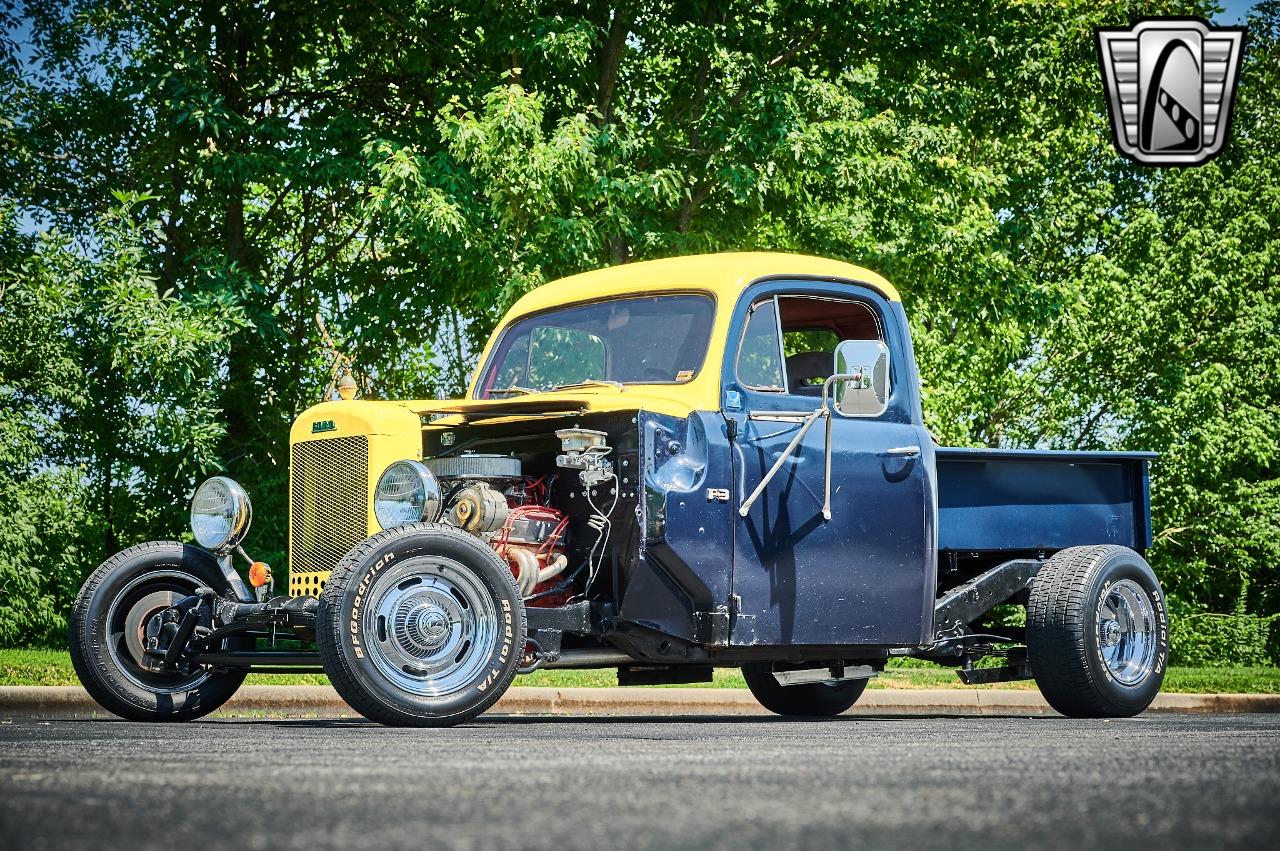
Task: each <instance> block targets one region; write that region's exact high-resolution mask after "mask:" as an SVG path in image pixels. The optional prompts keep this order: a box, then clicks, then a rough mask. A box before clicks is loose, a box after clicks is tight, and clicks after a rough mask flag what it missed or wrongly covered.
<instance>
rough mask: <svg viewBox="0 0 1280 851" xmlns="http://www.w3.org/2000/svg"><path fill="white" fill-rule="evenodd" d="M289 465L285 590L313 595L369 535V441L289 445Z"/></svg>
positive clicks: (342, 439)
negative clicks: (287, 564)
mask: <svg viewBox="0 0 1280 851" xmlns="http://www.w3.org/2000/svg"><path fill="white" fill-rule="evenodd" d="M290 465H291V467H290V480H291V483H290V488H289V593H291V594H295V595H300V594H312V595H318V594H319V593H320V590H321V588H322V587H323V585H324V581H325V580H326V579H328V578H329V571H331V570H333V568H334V566H335V565H337V563H338V561H339V560H340V559H341V558H342V557H343V556H344V555H346V554H347V552H348V551H349V550H350V549H351V548H352V547H354V546H355V545H356V544H358V543H360V542H361V541H363V540H364V539H365V538H366V537H368V535H369V529H368V523H369V520H368V517H369V441H368V439H367V438H365V437H362V436H357V437H335V438H330V439H328V440H310V441H305V442H301V443H295V444H294V445H293V448H292V451H291V453H290Z"/></svg>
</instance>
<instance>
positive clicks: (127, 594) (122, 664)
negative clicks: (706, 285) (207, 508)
mask: <svg viewBox="0 0 1280 851" xmlns="http://www.w3.org/2000/svg"><path fill="white" fill-rule="evenodd" d="M201 584H203V583H201V582H200V580H198V579H196V578H195V577H194V576H192V575H191V574H189V573H183V572H181V571H177V570H160V571H156V572H154V573H145V574H143V575H142V576H139V577H138V578H136V579H134V580H133V581H132V582H130V583H129V584H127V585H125V587H124V588H123V589H121V591H120V593H118V594H116V596H115V598H114V599H113V600H112V601H111V605H110V606H109V607H108V608H107V630H108V635H107V653H108V654H109V655H110V656H111V661H112V662H114V663H115V667H116V669H117V670H118V671H120V673H121V674H122V675H123V676H124V677H125V679H127V680H129V681H130V682H132V683H133V684H134V685H136V686H138V687H140V688H144V689H146V690H147V691H149V692H151V693H153V694H178V693H180V692H186V691H190V690H191V689H193V688H195V687H196V686H198V685H200V684H201V683H203V682H204V681H205V680H207V679H209V677H210V676H211V672H210V671H209V670H208V669H207V668H196V669H195V670H193V671H188V672H185V673H184V672H173V673H166V672H160V671H153V670H151V669H150V668H149V667H148V664H147V658H146V655H145V653H144V649H145V646H146V639H145V637H144V631H145V630H146V625H147V621H148V620H150V619H151V618H152V617H153V616H154V615H156V614H159V613H160V612H162V611H164V610H165V609H167V608H168V607H169V606H171V605H173V604H174V603H176V602H178V601H179V600H181V599H182V598H183V597H186V596H189V595H190V594H192V593H194V592H195V589H196V588H198V587H200V585H201Z"/></svg>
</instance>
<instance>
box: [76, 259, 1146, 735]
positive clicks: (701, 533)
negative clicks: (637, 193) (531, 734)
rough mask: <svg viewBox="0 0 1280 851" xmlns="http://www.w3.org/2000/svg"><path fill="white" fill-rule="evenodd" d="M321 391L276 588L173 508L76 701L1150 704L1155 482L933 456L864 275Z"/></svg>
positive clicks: (509, 329) (298, 462) (721, 293)
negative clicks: (917, 694)
mask: <svg viewBox="0 0 1280 851" xmlns="http://www.w3.org/2000/svg"><path fill="white" fill-rule="evenodd" d="M351 395H352V394H351V393H349V392H348V393H345V394H343V398H341V399H338V400H332V401H326V402H323V403H321V404H320V405H317V406H315V407H313V408H311V409H309V410H308V411H306V412H304V413H303V414H302V415H301V416H300V417H299V418H298V421H297V422H296V423H295V425H294V428H293V432H292V437H291V443H292V450H291V470H290V515H289V537H290V567H289V584H288V587H289V591H290V593H289V594H287V595H281V596H274V595H273V591H272V590H271V587H272V586H271V584H270V570H269V569H267V571H266V574H265V575H266V577H267V578H266V579H263V571H262V569H261V566H259V565H255V567H254V569H255V571H256V573H252V572H251V576H250V578H251V584H252V585H253V586H254V588H255V589H256V590H252V591H251V590H250V589H249V587H247V586H246V585H245V583H244V582H243V581H242V578H241V577H240V575H239V573H238V572H237V570H236V569H235V568H234V567H233V564H232V554H233V552H237V551H238V552H243V547H242V546H241V542H242V540H243V539H244V534H245V532H246V531H247V529H248V517H249V513H250V512H249V507H248V496H247V491H246V490H245V489H244V488H241V487H240V485H238V484H237V483H235V482H231V481H230V480H227V479H224V478H222V477H215V478H214V479H211V480H210V481H209V482H206V483H205V485H202V486H201V487H200V488H199V489H197V492H196V496H195V499H194V501H193V506H192V521H193V531H194V532H195V537H196V540H197V542H198V543H199V544H200V545H201V546H202V547H203V548H204V549H199V548H196V547H192V546H186V547H182V546H181V545H176V544H175V545H167V544H163V542H158V543H155V545H154V546H152V545H144V547H147V546H151V549H150V550H146V551H145V552H134V551H132V550H131V551H126V552H125V553H122V554H120V555H119V556H116V557H113V559H112V560H109V561H108V562H107V563H106V564H104V565H103V567H102V568H100V569H99V572H101V573H102V576H100V577H98V579H97V580H95V579H94V577H91V578H90V582H89V583H87V584H86V589H87V590H86V592H83V593H82V597H84V600H83V601H81V602H78V604H77V612H76V613H75V614H74V616H73V629H72V638H73V640H72V650H73V653H75V654H77V658H78V659H79V660H80V661H78V663H77V664H78V669H81V668H82V669H83V671H84V672H87V676H85V675H84V674H82V676H84V678H85V682H86V687H88V688H89V689H90V691H91V693H93V694H94V696H95V697H97V698H98V699H99V701H100V702H103V705H104V706H107V708H109V709H112V711H117V712H119V713H120V714H125V715H126V716H127V717H194V716H195V715H198V714H202V712H203V711H208V707H209V706H210V705H216V702H218V701H219V700H224V699H225V698H226V697H227V696H229V695H230V693H231V692H232V691H234V688H235V685H238V680H236V677H240V678H243V676H244V674H245V673H247V672H250V671H259V670H267V671H284V670H306V669H313V668H314V669H322V670H324V671H325V672H326V673H328V674H329V676H330V678H331V680H332V681H333V683H334V686H335V688H337V689H338V691H339V693H340V694H341V695H342V696H343V697H344V698H345V699H346V700H347V701H348V702H349V703H350V704H351V705H352V706H353V707H354V708H355V709H357V710H358V711H359V712H361V713H362V714H364V715H365V716H366V717H369V718H372V719H374V720H378V721H381V722H383V723H387V724H405V725H419V726H443V725H449V724H456V723H459V722H460V721H464V720H467V719H469V718H472V717H475V716H476V715H477V714H479V713H480V712H483V711H484V710H485V709H487V708H489V707H490V706H492V705H493V703H494V702H496V701H497V699H498V698H499V697H500V695H501V693H502V692H503V691H504V690H505V689H506V688H507V687H508V686H509V685H510V683H511V682H512V680H513V678H514V677H515V676H517V675H518V674H519V673H522V672H526V673H527V672H530V671H533V670H536V669H539V668H557V667H561V668H565V667H570V668H611V669H616V670H617V672H618V680H619V683H620V684H621V685H642V684H657V683H682V682H700V681H710V679H711V676H712V671H713V670H714V668H716V667H736V668H741V670H742V672H743V675H744V677H745V679H746V681H747V684H748V686H749V687H750V689H751V691H752V693H753V694H754V695H755V696H756V697H757V698H758V699H759V701H760V702H761V704H763V705H764V706H765V707H766V708H768V709H770V710H772V711H774V712H777V713H779V714H782V715H811V716H812V715H818V716H821V715H834V714H838V713H840V712H843V711H845V710H847V709H849V708H850V707H851V706H853V705H854V703H855V702H856V701H857V699H858V697H859V696H860V695H861V693H862V691H863V689H864V688H865V687H866V684H867V682H868V680H870V679H871V678H873V677H875V676H876V675H877V674H878V673H879V672H880V671H882V670H883V669H884V668H885V666H886V665H887V664H888V663H889V661H890V660H892V659H894V658H897V657H916V658H921V659H925V660H929V661H932V662H936V663H940V664H945V665H949V666H953V667H955V668H956V669H957V671H958V674H959V676H960V677H961V679H963V680H964V681H965V682H967V683H971V684H978V683H991V682H998V681H1003V680H1014V679H1035V681H1036V682H1037V684H1038V685H1039V687H1040V690H1041V691H1042V693H1043V694H1044V696H1045V697H1046V699H1047V700H1048V702H1049V703H1050V704H1051V705H1052V706H1053V707H1054V708H1055V709H1057V710H1058V711H1060V712H1062V713H1064V714H1066V715H1071V716H1089V717H1113V716H1125V715H1133V714H1136V713H1139V712H1141V711H1143V710H1144V709H1146V708H1147V706H1148V705H1149V704H1150V703H1151V701H1152V700H1153V699H1154V697H1155V695H1156V693H1157V692H1158V691H1159V688H1160V684H1161V682H1162V680H1163V676H1164V667H1165V661H1166V658H1167V654H1168V624H1167V613H1166V609H1165V604H1164V597H1163V593H1162V591H1161V589H1160V585H1159V583H1158V581H1157V579H1156V577H1155V575H1154V573H1153V572H1152V571H1151V568H1150V567H1149V566H1148V565H1147V563H1146V561H1145V560H1144V558H1143V554H1144V552H1145V550H1146V548H1147V547H1148V546H1150V543H1151V529H1150V508H1149V496H1148V479H1147V476H1148V465H1149V464H1150V462H1151V460H1152V458H1154V455H1152V454H1151V453H1140V452H1132V453H1121V452H1060V451H1049V450H1035V449H973V448H951V447H943V446H940V445H938V444H937V442H936V441H935V440H934V439H933V436H932V435H931V434H930V433H929V431H928V429H927V428H926V426H925V422H924V417H923V413H922V407H921V390H920V382H919V375H918V372H917V367H916V361H915V353H914V351H913V348H912V341H911V335H910V331H909V326H908V322H907V316H906V313H905V310H904V307H903V303H902V300H901V297H900V295H899V294H898V291H897V290H896V288H894V287H893V285H892V284H890V283H889V282H888V281H886V280H885V279H883V278H881V277H880V276H879V275H876V274H875V273H874V272H871V271H869V270H867V269H863V268H860V267H857V266H852V265H849V264H845V263H841V262H837V261H831V260H823V259H820V258H814V257H804V256H797V255H786V254H769V253H742V254H720V255H706V256H699V257H685V258H674V259H671V260H659V261H650V262H645V263H634V264H626V265H624V266H619V267H614V268H611V269H604V270H599V271H596V272H589V273H585V274H583V275H577V276H574V277H571V278H566V279H562V280H560V281H557V282H553V283H551V284H548V285H546V286H544V287H541V288H539V289H537V290H534V291H533V292H531V293H529V294H528V295H526V296H524V297H523V298H521V299H520V300H519V301H517V302H516V304H515V305H514V306H513V307H512V308H511V309H510V310H509V311H508V313H507V315H506V316H505V317H504V318H503V320H502V321H501V322H500V323H499V324H498V326H497V328H496V330H495V331H494V334H493V336H492V337H491V339H490V341H489V344H488V345H487V347H486V348H485V350H484V352H483V353H482V354H481V356H480V358H479V361H478V364H477V368H476V371H475V373H474V376H473V378H472V382H471V386H470V387H469V389H468V392H467V394H466V397H465V398H463V399H458V400H444V401H441V400H411V401H403V402H396V401H374V400H363V399H354V398H349V397H350V396H351ZM157 547H160V549H157ZM175 547H177V549H175ZM135 549H136V548H135ZM160 552H163V558H161V561H160V562H157V561H156V559H157V558H160V556H157V553H160ZM166 559H167V561H166ZM161 568H163V569H161ZM148 571H152V573H148ZM184 572H185V573H184ZM153 574H154V575H155V576H156V577H157V578H155V579H149V578H148V577H149V576H152V575H153ZM178 574H182V575H187V576H189V577H190V580H189V581H185V580H180V579H179V578H175V576H176V575H178ZM95 576H97V574H95ZM184 582H185V584H184ZM149 583H150V584H149ZM264 583H267V584H266V585H265V587H264ZM152 585H154V589H153V590H151V591H150V592H149V593H142V592H143V591H145V590H146V589H148V588H151V587H152ZM188 586H190V587H188ZM103 588H105V589H107V590H105V591H103V590H101V589H103ZM113 589H114V590H113ZM95 594H96V596H95ZM112 594H117V597H112V596H111V595H112ZM119 595H123V596H122V597H120V596H119ZM113 618H114V619H115V620H118V621H119V623H114V621H113V620H112V619H113ZM131 631H132V632H131ZM132 633H136V636H135V637H136V641H132V642H124V643H123V644H119V645H118V646H117V647H116V651H115V652H107V653H106V654H105V656H104V653H103V652H102V649H101V648H102V646H103V644H102V641H103V636H104V635H105V636H108V638H107V639H106V642H105V644H106V648H107V650H108V651H111V647H112V643H111V639H110V638H109V636H112V635H125V636H128V635H130V634H132ZM280 635H287V636H288V638H289V639H290V640H292V641H295V642H296V641H302V642H303V648H304V649H303V650H301V651H299V650H297V649H296V646H295V645H290V646H289V648H288V649H282V648H281V647H279V646H278V642H277V636H280ZM77 637H79V641H77ZM95 640H96V641H98V642H99V643H98V644H94V641H95ZM984 660H985V661H984ZM991 660H995V661H994V663H993V662H992V661H991ZM94 671H101V672H102V673H101V676H98V675H96V674H94ZM121 675H124V676H125V677H126V679H129V678H130V677H131V679H130V682H131V683H132V684H133V686H136V688H135V687H132V686H131V687H130V688H126V689H124V691H122V690H121V686H120V685H119V683H120V678H121ZM157 683H158V684H160V685H163V686H164V689H163V690H162V691H161V690H157V688H156V684H157ZM175 694H179V695H187V697H185V698H183V699H181V700H174V695H175ZM184 713H185V714H184Z"/></svg>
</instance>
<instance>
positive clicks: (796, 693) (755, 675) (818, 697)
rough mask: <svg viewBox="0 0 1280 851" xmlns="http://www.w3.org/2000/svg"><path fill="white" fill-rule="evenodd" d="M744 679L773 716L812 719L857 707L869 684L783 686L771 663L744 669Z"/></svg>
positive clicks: (744, 667)
mask: <svg viewBox="0 0 1280 851" xmlns="http://www.w3.org/2000/svg"><path fill="white" fill-rule="evenodd" d="M742 678H743V679H744V680H746V681H747V688H749V689H751V694H752V695H754V696H755V699H756V700H758V701H760V705H761V706H763V707H764V708H765V709H767V710H769V711H770V712H773V713H776V714H778V715H788V716H799V717H805V716H807V717H810V718H830V717H833V716H836V715H839V714H840V713H842V712H844V711H845V710H847V709H849V708H850V707H852V706H853V705H854V704H855V703H857V702H858V698H860V697H862V692H863V691H864V690H865V689H866V687H867V680H842V681H840V682H831V683H804V684H803V685H794V686H784V685H782V684H781V683H779V682H778V678H777V677H775V676H774V675H773V663H771V662H752V663H748V664H746V665H743V666H742Z"/></svg>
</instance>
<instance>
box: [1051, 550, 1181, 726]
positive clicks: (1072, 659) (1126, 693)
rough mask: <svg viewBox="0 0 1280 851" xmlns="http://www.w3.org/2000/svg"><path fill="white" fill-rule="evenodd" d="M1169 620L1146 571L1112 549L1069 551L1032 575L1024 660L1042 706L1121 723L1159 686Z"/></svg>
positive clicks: (1129, 554) (1137, 560)
mask: <svg viewBox="0 0 1280 851" xmlns="http://www.w3.org/2000/svg"><path fill="white" fill-rule="evenodd" d="M1168 656H1169V621H1168V616H1167V614H1166V612H1165V603H1164V594H1163V593H1162V592H1161V590H1160V583H1159V582H1158V581H1157V580H1156V576H1155V574H1154V573H1153V572H1152V570H1151V567H1150V566H1149V565H1148V564H1147V563H1146V561H1144V560H1143V558H1142V556H1140V555H1138V554H1137V553H1136V552H1134V551H1133V550H1130V549H1128V548H1126V547H1118V546H1110V545H1107V546H1096V547H1072V548H1070V549H1066V550H1063V551H1061V552H1059V553H1057V554H1055V555H1054V556H1053V557H1052V558H1050V559H1049V561H1047V562H1046V563H1045V565H1044V566H1043V567H1042V568H1040V571H1039V572H1038V573H1037V574H1036V577H1035V581H1034V582H1033V583H1032V585H1031V598H1030V600H1029V601H1028V602H1027V661H1028V662H1029V663H1030V665H1031V673H1032V675H1033V676H1034V677H1035V679H1036V684H1037V685H1038V686H1039V687H1040V692H1041V694H1043V695H1044V697H1045V700H1047V701H1049V705H1050V706H1052V707H1053V708H1054V709H1056V710H1058V711H1059V712H1061V713H1062V714H1063V715H1067V716H1070V717H1072V718H1127V717H1130V716H1133V715H1137V714H1138V713H1140V712H1142V711H1143V710H1145V709H1146V708H1147V707H1148V706H1150V705H1151V701H1153V700H1155V697H1156V694H1157V693H1159V691H1160V685H1161V683H1163V682H1164V672H1165V663H1166V660H1167V659H1168Z"/></svg>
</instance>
